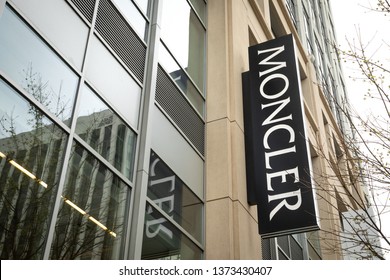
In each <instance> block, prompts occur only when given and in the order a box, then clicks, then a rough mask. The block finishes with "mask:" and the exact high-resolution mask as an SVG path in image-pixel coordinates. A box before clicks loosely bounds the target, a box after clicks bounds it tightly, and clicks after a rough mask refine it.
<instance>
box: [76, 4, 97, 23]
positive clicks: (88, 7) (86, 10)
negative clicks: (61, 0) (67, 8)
mask: <svg viewBox="0 0 390 280" xmlns="http://www.w3.org/2000/svg"><path fill="white" fill-rule="evenodd" d="M71 1H72V3H73V4H74V5H75V6H76V7H77V8H78V9H79V10H80V12H81V13H82V14H83V16H85V18H86V19H87V20H88V21H89V22H92V17H93V11H94V9H95V2H96V0H71Z"/></svg>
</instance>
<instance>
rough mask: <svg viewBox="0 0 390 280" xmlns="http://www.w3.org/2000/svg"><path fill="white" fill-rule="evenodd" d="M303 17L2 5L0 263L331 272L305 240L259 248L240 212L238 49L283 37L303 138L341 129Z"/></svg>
mask: <svg viewBox="0 0 390 280" xmlns="http://www.w3.org/2000/svg"><path fill="white" fill-rule="evenodd" d="M295 2H299V5H298V4H296V3H295ZM309 2H311V1H287V2H284V1H276V0H267V1H266V0H264V1H263V0H261V1H260V0H245V1H224V0H218V1H214V0H213V1H210V0H209V1H206V0H86V1H79V0H29V1H25V0H3V1H0V258H1V259H61V260H62V259H76V260H79V259H83V260H98V259H267V258H271V257H272V258H278V259H283V258H296V259H308V258H313V259H314V258H331V259H337V258H340V257H341V255H340V254H333V255H332V254H329V255H327V254H324V252H321V248H322V247H323V246H324V244H322V243H321V242H320V241H319V238H318V236H319V235H320V233H318V232H316V233H311V234H301V235H296V236H285V237H282V238H278V239H275V240H271V241H270V240H268V241H267V242H263V243H262V242H261V237H260V236H259V235H258V229H257V224H258V223H257V217H256V206H249V205H248V203H247V198H246V179H245V147H244V127H243V110H244V108H243V105H242V88H241V86H242V84H241V73H242V72H244V71H247V69H248V61H247V48H248V47H249V46H250V45H253V44H256V43H260V42H262V41H265V40H269V39H272V38H274V37H278V36H282V35H284V34H287V33H294V36H295V37H296V41H297V44H298V47H299V63H300V71H301V72H302V73H301V76H302V77H303V78H302V88H303V93H304V96H305V102H306V103H307V106H308V107H307V108H309V109H308V111H307V112H312V113H313V115H310V116H307V121H308V123H309V124H310V125H311V126H316V127H322V126H324V127H325V126H326V124H327V123H332V122H333V121H334V120H336V122H338V124H339V125H340V126H342V125H344V121H343V120H342V119H340V118H338V117H337V116H338V115H337V112H336V111H335V108H333V107H331V106H330V105H328V104H327V101H326V100H327V99H326V98H327V97H329V96H330V94H332V95H335V96H338V97H340V98H344V97H343V96H344V93H342V94H339V92H340V91H339V90H340V89H343V86H342V76H340V73H341V72H340V69H339V65H338V64H337V63H336V62H335V61H333V60H332V58H329V59H328V60H327V61H322V62H321V63H322V64H320V63H319V62H318V59H319V58H320V57H324V54H325V53H327V52H326V48H325V44H324V42H322V41H321V42H320V41H318V46H316V45H315V42H316V41H315V40H314V41H313V40H310V41H306V40H305V36H306V35H307V34H306V33H305V32H304V31H305V30H308V29H307V26H308V25H307V24H313V21H312V20H308V21H307V23H305V24H304V22H306V21H301V20H297V19H296V18H295V17H297V16H300V15H301V16H306V14H304V13H303V12H302V13H301V12H299V13H296V12H297V11H304V10H300V9H303V8H304V9H305V10H306V9H308V8H309V7H310V6H309V4H308V3H309ZM316 7H317V11H318V12H321V14H323V15H324V16H326V17H329V18H330V15H329V6H328V1H321V5H317V6H316ZM306 13H307V14H308V16H309V18H308V19H310V17H311V16H310V14H309V13H308V11H307V12H306ZM287 15H289V16H287ZM324 22H326V23H330V22H331V21H330V20H326V21H324ZM294 24H295V26H294ZM298 24H299V26H298ZM305 28H306V29H305ZM329 28H330V27H329V26H326V28H325V29H326V30H325V31H326V32H328V31H329V30H330V29H329ZM310 30H313V29H310ZM325 31H324V32H325ZM332 32H333V31H332ZM305 34H306V35H305ZM308 34H309V33H308ZM310 34H311V35H310ZM310 34H309V35H310V36H313V32H312V33H310ZM332 34H333V33H332ZM304 35H305V36H304ZM309 35H307V36H309ZM332 36H333V35H332ZM299 38H301V39H299ZM330 39H333V40H334V37H330ZM313 42H314V43H313ZM311 44H313V45H311ZM310 46H316V47H313V48H311V47H310ZM320 46H322V47H323V51H322V52H319V51H318V48H319V47H320ZM310 55H312V56H314V57H315V62H314V64H313V62H312V60H310V59H308V57H309V56H310ZM320 68H321V69H322V70H323V72H321V71H320V70H321V69H320ZM328 70H329V71H330V72H328ZM329 73H332V74H331V75H330V74H329ZM317 78H318V79H322V80H321V81H326V82H327V87H326V89H327V91H326V92H322V87H321V86H319V85H317V86H314V85H313V83H312V82H311V81H312V79H317ZM318 84H320V83H318ZM206 96H207V98H206ZM313 96H316V97H313ZM322 96H325V98H323V99H321V97H322ZM328 100H330V99H329V98H328ZM318 112H322V115H321V114H318ZM318 116H323V117H324V120H320V119H319V117H318ZM310 121H312V122H313V123H310ZM328 128H329V127H327V129H328ZM324 129H325V128H324ZM312 160H313V162H314V164H313V166H314V168H319V166H320V164H319V163H317V159H316V158H315V157H313V159H312Z"/></svg>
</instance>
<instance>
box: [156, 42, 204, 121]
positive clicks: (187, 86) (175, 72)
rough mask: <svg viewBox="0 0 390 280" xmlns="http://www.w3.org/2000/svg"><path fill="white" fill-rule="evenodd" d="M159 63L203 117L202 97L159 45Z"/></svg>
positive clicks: (166, 51) (165, 50)
mask: <svg viewBox="0 0 390 280" xmlns="http://www.w3.org/2000/svg"><path fill="white" fill-rule="evenodd" d="M159 62H160V63H161V65H162V66H163V67H164V69H165V71H167V72H168V74H169V75H170V76H171V77H172V79H173V80H174V81H175V82H176V84H177V85H178V86H179V88H180V89H181V90H182V91H183V92H184V94H185V95H186V96H187V98H188V99H189V100H190V102H191V103H192V105H193V106H194V107H195V109H196V110H197V111H198V112H199V114H200V115H201V116H204V100H203V97H202V96H201V94H200V93H199V92H198V90H197V89H196V88H195V86H194V85H193V84H192V82H191V80H190V79H188V76H187V74H186V73H185V71H183V70H182V69H181V68H180V66H179V65H178V64H177V63H176V61H175V60H174V59H173V57H172V56H171V55H170V53H169V52H168V50H167V49H166V48H165V46H164V45H163V44H160V48H159Z"/></svg>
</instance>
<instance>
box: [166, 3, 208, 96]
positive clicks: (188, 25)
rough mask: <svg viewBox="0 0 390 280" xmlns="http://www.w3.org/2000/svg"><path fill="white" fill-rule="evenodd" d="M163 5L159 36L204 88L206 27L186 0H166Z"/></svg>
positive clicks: (202, 88) (198, 84)
mask: <svg viewBox="0 0 390 280" xmlns="http://www.w3.org/2000/svg"><path fill="white" fill-rule="evenodd" d="M162 6H163V7H162V10H163V11H162V22H161V37H162V40H163V42H164V43H165V44H166V46H167V47H168V49H169V50H170V51H171V52H172V54H173V55H174V56H175V58H176V59H177V61H178V62H179V64H180V65H181V66H182V67H183V69H185V70H186V71H187V73H188V74H189V75H190V76H191V78H192V79H193V80H194V82H195V84H196V85H197V86H198V87H199V89H200V90H201V91H203V90H204V67H205V36H206V35H205V34H206V33H205V30H204V28H203V26H202V25H201V23H200V21H199V19H198V18H197V17H196V15H195V14H194V12H193V11H192V10H191V8H190V6H189V5H188V3H187V1H185V0H165V1H163V5H162Z"/></svg>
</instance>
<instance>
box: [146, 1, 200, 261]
mask: <svg viewBox="0 0 390 280" xmlns="http://www.w3.org/2000/svg"><path fill="white" fill-rule="evenodd" d="M160 4H162V18H161V38H160V45H159V53H158V64H159V65H158V67H159V70H160V71H164V72H165V73H166V74H167V75H166V76H167V77H169V78H170V81H172V82H173V84H174V85H175V86H176V87H175V90H176V91H178V92H180V94H181V96H183V97H184V100H185V102H187V103H188V104H189V107H188V108H189V110H193V111H194V112H195V114H197V115H198V116H199V117H200V119H202V120H204V116H205V65H206V64H205V40H206V27H205V26H206V2H205V1H203V0H189V1H187V0H164V1H161V3H160ZM169 78H168V79H169ZM157 83H159V80H157ZM157 87H159V84H158V85H157ZM162 107H164V106H162ZM177 114H180V112H177ZM178 157H179V155H178ZM147 196H148V203H147V206H146V214H145V229H144V234H143V236H144V237H143V245H142V259H202V258H203V234H204V227H203V224H204V222H203V220H204V219H203V214H204V213H203V200H202V199H203V198H202V197H198V196H197V195H196V194H195V193H194V192H193V191H192V190H191V186H188V185H186V183H184V182H183V181H182V179H181V178H180V176H178V175H177V174H176V173H175V170H172V169H170V167H169V166H168V165H167V164H166V163H165V162H164V159H163V158H160V156H159V155H158V154H157V153H155V152H154V151H152V153H151V158H150V169H149V182H148V192H147Z"/></svg>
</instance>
